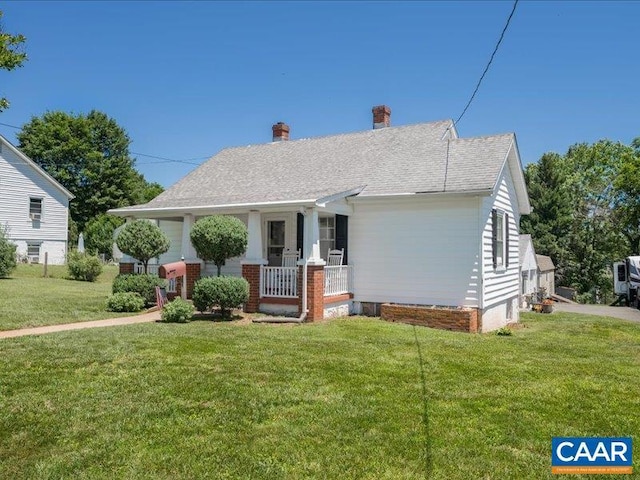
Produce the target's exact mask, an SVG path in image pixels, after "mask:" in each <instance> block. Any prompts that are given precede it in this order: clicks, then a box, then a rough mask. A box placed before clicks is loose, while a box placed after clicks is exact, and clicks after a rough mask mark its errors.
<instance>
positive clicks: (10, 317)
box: [0, 264, 130, 330]
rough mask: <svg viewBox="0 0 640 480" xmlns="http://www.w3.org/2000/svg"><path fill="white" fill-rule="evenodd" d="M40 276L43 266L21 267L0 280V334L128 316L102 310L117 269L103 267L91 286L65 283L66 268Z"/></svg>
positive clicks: (83, 283)
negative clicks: (2, 332)
mask: <svg viewBox="0 0 640 480" xmlns="http://www.w3.org/2000/svg"><path fill="white" fill-rule="evenodd" d="M43 272H44V267H43V266H42V265H23V264H21V265H18V268H17V269H16V270H15V271H14V272H13V274H12V276H11V277H10V278H0V330H13V329H16V328H27V327H39V326H42V325H57V324H60V323H70V322H83V321H87V320H101V319H103V318H112V317H118V316H126V315H127V314H117V313H113V312H107V311H106V307H105V301H106V300H107V297H108V296H109V294H110V293H111V283H112V282H113V279H114V277H115V276H116V275H117V273H118V267H116V266H106V267H104V270H103V272H102V275H100V277H99V278H98V280H97V281H96V282H94V283H90V282H77V281H75V280H67V278H66V277H67V275H68V274H67V267H66V266H60V265H49V267H48V272H47V273H48V275H49V276H48V277H47V278H44V277H43ZM129 315H130V314H129Z"/></svg>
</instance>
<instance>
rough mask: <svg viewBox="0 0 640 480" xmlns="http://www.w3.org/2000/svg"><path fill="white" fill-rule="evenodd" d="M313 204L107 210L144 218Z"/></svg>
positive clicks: (115, 213) (304, 201)
mask: <svg viewBox="0 0 640 480" xmlns="http://www.w3.org/2000/svg"><path fill="white" fill-rule="evenodd" d="M314 205H315V200H313V199H309V200H288V201H276V202H258V203H235V204H224V205H196V206H192V207H147V208H127V207H123V208H113V209H111V210H109V211H108V213H110V214H111V215H116V216H119V217H131V216H134V217H139V218H145V217H148V216H149V215H159V216H163V217H164V216H172V215H173V216H175V215H184V214H186V213H193V214H198V213H203V212H204V213H206V212H212V213H239V212H248V211H250V210H260V211H266V210H272V209H276V210H277V209H283V210H286V211H289V210H291V209H295V208H297V207H308V208H311V207H313V206H314Z"/></svg>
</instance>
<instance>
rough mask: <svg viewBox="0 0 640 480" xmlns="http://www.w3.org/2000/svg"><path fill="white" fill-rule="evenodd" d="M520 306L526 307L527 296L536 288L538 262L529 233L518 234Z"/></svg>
mask: <svg viewBox="0 0 640 480" xmlns="http://www.w3.org/2000/svg"><path fill="white" fill-rule="evenodd" d="M520 278H521V281H522V283H521V285H520V295H521V303H520V306H521V307H523V308H526V307H527V306H528V305H527V296H528V295H531V294H533V293H535V292H536V290H538V263H537V261H536V251H535V250H534V248H533V242H532V241H531V235H529V234H525V235H520Z"/></svg>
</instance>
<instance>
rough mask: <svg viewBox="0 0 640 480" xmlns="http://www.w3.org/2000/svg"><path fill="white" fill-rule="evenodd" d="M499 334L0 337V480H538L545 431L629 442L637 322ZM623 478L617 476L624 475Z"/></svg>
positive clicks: (534, 327)
mask: <svg viewBox="0 0 640 480" xmlns="http://www.w3.org/2000/svg"><path fill="white" fill-rule="evenodd" d="M523 319H524V322H525V324H526V327H527V328H520V329H516V330H514V331H513V335H511V336H508V337H501V336H497V335H494V334H487V335H469V334H463V333H452V332H447V331H440V330H432V329H427V328H421V327H412V326H409V325H403V324H396V323H387V322H382V321H379V320H373V319H363V318H350V319H341V320H334V321H330V322H327V323H321V324H315V325H313V324H312V325H301V326H289V325H287V326H271V325H251V324H249V325H238V324H235V325H234V324H230V323H220V322H211V321H193V322H191V323H189V324H139V325H131V326H127V327H113V328H109V329H96V330H91V331H88V330H86V331H75V332H62V333H58V334H55V335H46V336H39V337H21V338H15V339H11V340H5V341H2V342H0V356H2V358H3V362H2V363H0V378H2V389H0V478H38V479H46V478H77V479H113V478H127V479H128V478H136V479H151V478H153V479H183V478H184V479H191V478H253V479H262V478H265V479H271V478H291V479H297V478H346V479H349V478H370V479H381V478H382V479H384V478H387V479H399V478H400V479H402V478H407V479H414V478H428V479H465V480H466V479H471V478H473V479H475V478H478V479H480V478H481V479H528V478H531V479H534V478H535V479H540V478H555V477H554V476H552V475H551V472H550V444H551V437H552V436H560V435H567V436H569V435H575V436H579V435H580V436H581V435H584V436H590V435H601V436H635V442H634V443H635V452H634V458H635V459H636V467H635V470H636V472H637V471H638V467H637V459H638V458H639V454H640V452H639V451H638V445H639V442H640V439H639V438H638V437H637V433H638V432H639V431H640V417H639V416H638V415H637V412H638V399H639V398H640V384H639V382H638V381H637V378H638V371H639V367H640V356H639V355H638V351H639V347H640V328H639V326H638V325H637V324H632V323H629V322H622V321H617V320H610V319H603V318H597V317H582V316H577V315H571V314H554V315H545V316H542V315H531V314H528V315H527V314H525V315H523ZM625 478H626V477H625Z"/></svg>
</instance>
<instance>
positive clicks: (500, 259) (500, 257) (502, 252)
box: [492, 208, 509, 272]
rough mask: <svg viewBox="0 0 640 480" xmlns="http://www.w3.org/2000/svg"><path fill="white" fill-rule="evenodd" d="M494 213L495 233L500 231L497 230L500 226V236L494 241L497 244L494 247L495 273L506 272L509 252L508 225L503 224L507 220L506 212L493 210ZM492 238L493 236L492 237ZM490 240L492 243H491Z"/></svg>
mask: <svg viewBox="0 0 640 480" xmlns="http://www.w3.org/2000/svg"><path fill="white" fill-rule="evenodd" d="M495 212H496V220H497V222H498V225H496V229H497V231H500V228H498V227H499V226H500V225H501V226H502V232H501V233H502V235H501V237H502V238H500V239H496V240H495V241H496V242H497V243H498V244H497V246H496V267H495V271H496V272H506V271H507V262H506V258H507V255H508V254H509V252H507V235H508V234H509V225H507V223H506V222H505V219H506V218H507V214H506V213H507V212H505V211H504V210H500V209H497V208H496V209H495ZM492 237H493V236H492ZM493 241H494V240H493V238H492V242H493Z"/></svg>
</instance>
